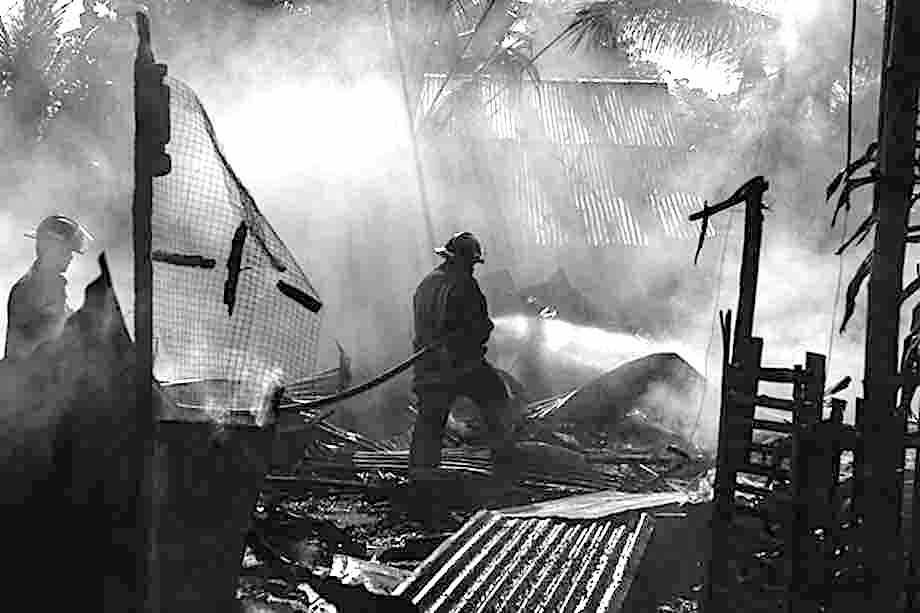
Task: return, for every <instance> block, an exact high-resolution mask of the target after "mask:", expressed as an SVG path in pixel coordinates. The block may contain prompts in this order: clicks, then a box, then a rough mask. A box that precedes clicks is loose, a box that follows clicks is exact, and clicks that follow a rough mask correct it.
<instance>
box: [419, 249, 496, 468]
mask: <svg viewBox="0 0 920 613" xmlns="http://www.w3.org/2000/svg"><path fill="white" fill-rule="evenodd" d="M435 253H437V254H438V255H440V256H441V257H442V258H444V261H443V262H442V263H441V264H440V265H439V266H438V267H436V268H435V269H434V270H433V271H431V272H430V273H429V274H428V275H427V276H426V277H425V278H424V279H423V280H422V282H421V283H420V284H419V285H418V288H417V289H416V290H415V295H414V296H413V309H414V315H415V321H414V324H415V325H414V327H415V339H414V341H413V344H414V347H415V350H416V351H418V350H419V349H421V348H422V347H425V346H426V345H430V344H432V343H434V342H436V341H438V340H440V339H442V338H444V337H449V340H448V342H447V343H446V344H445V345H443V346H442V347H441V348H440V349H438V350H434V351H429V352H428V353H427V354H424V355H423V356H422V357H421V358H420V359H419V361H418V362H416V364H415V370H414V379H413V383H412V389H413V392H414V394H415V397H416V401H417V407H416V408H417V410H418V417H417V418H416V423H415V428H414V431H413V433H412V446H411V449H410V453H409V467H410V472H411V473H412V474H413V475H423V474H426V473H427V472H428V471H430V469H432V468H434V467H435V466H437V465H438V463H440V461H441V437H442V435H443V433H444V426H445V424H446V421H447V416H448V413H449V411H450V406H451V404H452V403H453V402H454V400H456V398H457V397H458V396H465V397H467V398H469V399H470V400H472V401H473V402H475V403H476V404H477V406H478V407H479V409H480V412H481V414H482V419H483V422H484V424H485V427H486V431H487V436H488V438H489V443H490V446H491V448H492V455H493V461H494V463H495V464H496V466H497V467H499V469H500V470H504V469H505V468H507V467H508V466H509V465H510V461H511V457H512V456H511V453H512V451H513V443H512V442H511V440H510V436H509V428H508V427H507V426H506V421H507V411H508V405H509V397H508V392H507V390H506V388H505V384H504V381H503V380H502V378H501V376H500V375H499V374H498V372H496V370H495V369H494V368H493V367H492V366H491V364H489V362H488V361H486V359H485V353H486V347H485V345H486V342H487V341H488V340H489V336H490V335H491V333H492V329H493V327H494V325H493V324H492V320H491V319H490V318H489V312H488V306H487V304H486V299H485V296H484V295H483V293H482V291H481V290H480V288H479V284H478V283H477V282H476V279H475V278H474V276H473V269H474V267H475V265H476V264H481V263H483V261H484V260H483V258H482V246H481V245H480V243H479V241H478V240H477V239H476V237H475V236H473V234H472V233H470V232H461V233H459V234H455V235H454V236H453V237H451V239H450V240H448V241H447V243H446V244H445V245H444V246H443V247H441V248H439V249H436V250H435ZM419 479H420V477H414V480H416V481H417V480H419Z"/></svg>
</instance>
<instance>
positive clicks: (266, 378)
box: [152, 78, 320, 402]
mask: <svg viewBox="0 0 920 613" xmlns="http://www.w3.org/2000/svg"><path fill="white" fill-rule="evenodd" d="M167 83H168V85H169V87H170V89H171V103H170V119H171V122H172V133H171V141H170V143H169V145H168V146H167V152H168V153H169V154H170V156H171V158H172V171H171V172H170V173H169V174H168V175H166V176H164V177H159V178H156V179H154V181H153V183H154V193H153V216H152V217H153V218H152V229H153V245H152V252H153V260H154V272H153V282H154V289H153V316H154V372H155V375H156V377H157V379H159V380H160V381H164V382H170V381H177V380H188V379H199V380H207V381H210V382H218V381H220V382H225V383H227V382H230V383H231V384H232V385H231V387H232V388H236V387H237V386H238V385H240V384H242V386H243V387H244V388H248V389H253V388H254V389H256V390H258V389H259V388H260V387H261V388H262V389H266V388H265V385H266V384H267V383H269V382H272V383H273V382H274V381H278V380H280V381H284V382H290V381H296V380H299V379H303V378H304V377H307V376H309V375H310V374H311V373H312V372H313V371H314V368H315V363H316V356H317V349H318V347H317V346H318V336H319V324H320V318H319V315H318V309H319V299H318V296H317V293H316V291H315V289H314V288H313V286H312V285H311V284H310V281H309V279H308V278H307V276H306V274H305V273H304V271H303V270H302V269H301V267H300V266H299V265H298V264H297V262H296V261H295V260H294V257H293V255H292V254H291V252H290V251H289V250H288V249H287V247H286V246H285V245H284V243H282V242H281V239H280V238H279V237H278V235H277V234H276V233H275V231H274V230H273V229H272V227H271V225H270V224H269V223H268V221H267V220H266V219H265V217H264V216H263V215H262V214H261V213H260V212H259V209H258V208H257V207H256V204H255V202H254V201H253V199H252V197H251V196H250V195H249V193H248V191H247V190H246V188H245V187H244V186H243V184H242V183H241V182H240V180H239V179H238V178H237V176H236V175H235V173H234V172H233V169H232V168H231V167H230V164H229V163H228V162H227V160H226V158H225V157H224V155H223V153H222V152H221V149H220V146H219V145H218V142H217V138H216V135H215V133H214V127H213V126H212V124H211V121H210V119H209V118H208V115H207V113H206V112H205V109H204V107H203V106H202V104H201V102H200V101H199V100H198V97H197V96H196V95H195V93H194V92H193V91H192V89H191V88H189V87H188V86H187V85H185V84H184V83H182V82H181V81H178V80H176V79H173V78H167ZM219 395H220V396H224V397H225V398H226V395H225V394H219ZM231 395H232V396H233V397H234V402H239V401H241V400H242V399H241V398H239V397H238V394H237V393H233V394H231Z"/></svg>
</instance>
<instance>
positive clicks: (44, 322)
mask: <svg viewBox="0 0 920 613" xmlns="http://www.w3.org/2000/svg"><path fill="white" fill-rule="evenodd" d="M62 298H63V288H62ZM67 310H68V309H67V303H66V298H63V299H62V300H61V301H54V302H48V303H46V304H36V302H35V301H34V300H30V299H29V296H28V295H27V292H25V291H24V290H23V288H22V286H17V287H15V288H13V291H12V292H11V293H10V300H9V325H10V326H13V327H15V328H16V329H18V330H19V332H20V333H21V334H22V335H23V337H24V338H26V339H28V340H35V339H38V338H40V337H41V336H42V335H43V334H44V333H45V331H46V330H47V329H48V326H50V325H52V324H53V323H55V322H56V321H58V320H60V319H61V318H62V317H64V316H66V315H67V314H68V313H67Z"/></svg>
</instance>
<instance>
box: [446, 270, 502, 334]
mask: <svg viewBox="0 0 920 613" xmlns="http://www.w3.org/2000/svg"><path fill="white" fill-rule="evenodd" d="M451 302H452V305H453V306H454V307H455V309H456V310H455V317H456V318H457V327H458V328H463V329H465V330H468V334H467V335H465V336H466V340H467V342H470V341H472V342H475V343H477V344H480V345H484V344H485V343H486V342H487V341H488V340H489V336H491V334H492V329H493V328H494V327H495V325H494V324H493V323H492V320H491V319H489V312H488V308H487V306H486V299H485V296H483V294H482V291H481V290H480V289H479V284H478V283H476V280H475V279H472V278H471V279H469V282H467V283H463V284H460V285H458V287H457V295H456V300H452V301H451Z"/></svg>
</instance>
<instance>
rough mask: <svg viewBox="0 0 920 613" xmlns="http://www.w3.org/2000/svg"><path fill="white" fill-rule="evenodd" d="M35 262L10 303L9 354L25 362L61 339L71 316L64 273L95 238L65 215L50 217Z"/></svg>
mask: <svg viewBox="0 0 920 613" xmlns="http://www.w3.org/2000/svg"><path fill="white" fill-rule="evenodd" d="M26 236H27V237H29V238H33V239H35V256H36V257H35V262H34V263H33V264H32V267H31V268H29V270H28V272H26V274H25V275H23V276H22V278H20V279H19V281H17V282H16V284H15V285H13V289H12V290H10V296H9V301H8V303H7V315H8V317H7V328H6V353H5V357H6V359H8V360H22V359H25V358H27V357H28V356H29V355H31V354H32V352H33V351H35V349H36V348H37V347H38V346H39V345H41V344H42V343H44V342H45V341H48V340H52V339H54V338H57V336H58V335H59V334H60V333H61V331H62V330H63V329H64V323H65V322H66V321H67V317H68V316H69V315H70V313H71V311H70V308H69V307H68V306H67V279H65V278H64V273H65V272H66V271H67V268H68V267H69V266H70V262H71V260H72V259H73V254H74V252H76V253H85V252H86V249H87V247H88V245H89V242H90V241H91V240H92V239H93V237H92V235H91V234H90V233H89V232H88V231H87V230H86V229H85V228H84V227H83V226H81V225H80V224H79V223H77V222H76V221H74V220H72V219H70V218H68V217H64V216H62V215H53V216H51V217H46V218H45V219H43V220H42V221H41V223H39V224H38V227H37V228H36V230H35V233H34V234H26Z"/></svg>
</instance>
